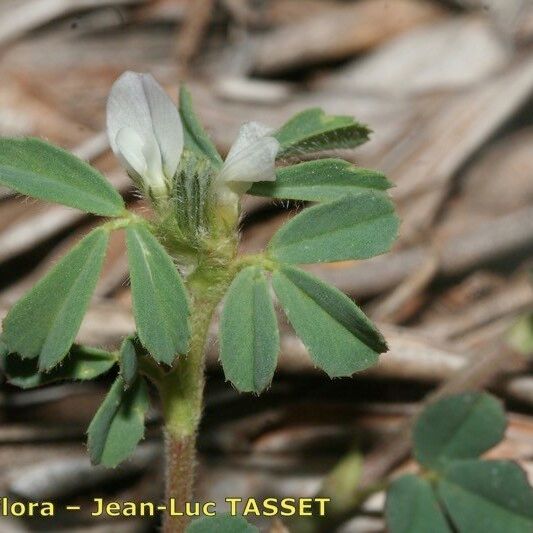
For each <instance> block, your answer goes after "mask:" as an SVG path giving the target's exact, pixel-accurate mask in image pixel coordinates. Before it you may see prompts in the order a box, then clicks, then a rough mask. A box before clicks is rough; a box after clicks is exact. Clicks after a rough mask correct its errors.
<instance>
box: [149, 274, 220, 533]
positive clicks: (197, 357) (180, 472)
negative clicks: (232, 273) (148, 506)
mask: <svg viewBox="0 0 533 533" xmlns="http://www.w3.org/2000/svg"><path fill="white" fill-rule="evenodd" d="M226 287H227V282H226V280H225V278H224V279H209V280H205V279H202V280H201V282H200V283H196V280H191V281H190V283H189V289H190V293H191V300H192V301H191V340H190V346H189V352H188V353H187V355H186V356H182V357H180V358H179V359H178V361H177V363H176V366H175V367H174V369H173V370H172V371H171V372H170V373H168V374H167V375H165V376H164V378H163V379H162V380H160V381H159V384H158V385H159V391H160V394H161V400H162V405H163V416H164V420H165V459H166V485H165V504H166V505H167V506H168V505H169V502H170V500H172V501H173V507H174V509H176V510H177V511H184V510H185V508H186V504H187V503H188V502H192V500H193V488H194V477H195V467H196V434H197V431H198V425H199V423H200V419H201V415H202V405H203V391H204V365H205V351H206V343H207V339H208V336H209V335H208V334H209V325H210V323H211V318H212V316H213V312H214V310H215V308H216V306H217V304H218V302H219V301H220V299H221V298H222V295H223V294H224V291H225V289H226ZM188 522H189V518H188V517H187V516H170V515H169V513H168V512H167V514H166V515H165V517H164V524H163V531H164V533H183V532H184V531H185V528H186V527H187V524H188Z"/></svg>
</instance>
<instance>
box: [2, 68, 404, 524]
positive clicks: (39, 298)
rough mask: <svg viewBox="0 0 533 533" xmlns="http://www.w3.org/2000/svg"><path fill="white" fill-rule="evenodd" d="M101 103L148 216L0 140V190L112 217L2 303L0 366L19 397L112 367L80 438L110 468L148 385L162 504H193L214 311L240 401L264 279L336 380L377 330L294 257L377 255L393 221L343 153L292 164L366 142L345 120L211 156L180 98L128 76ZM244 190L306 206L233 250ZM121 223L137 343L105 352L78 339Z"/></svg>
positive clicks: (255, 341) (251, 139)
mask: <svg viewBox="0 0 533 533" xmlns="http://www.w3.org/2000/svg"><path fill="white" fill-rule="evenodd" d="M107 111H108V114H107V125H108V132H109V138H110V143H111V147H112V149H113V151H114V153H115V154H116V155H117V157H118V158H119V159H120V161H121V163H122V164H123V166H124V167H125V169H126V170H127V172H128V174H129V175H130V176H131V178H132V180H133V181H134V182H135V184H136V185H137V187H138V188H139V190H140V191H141V192H142V194H143V195H144V196H145V198H147V199H148V200H149V201H150V203H151V206H152V208H153V209H152V211H153V216H151V217H150V219H146V218H143V217H140V216H138V215H136V214H134V213H132V212H130V211H128V210H127V209H126V207H125V205H124V202H123V200H122V198H121V196H120V195H119V194H118V192H117V191H115V190H114V189H113V188H112V187H111V186H110V185H109V184H108V182H107V181H106V180H105V178H104V177H103V176H102V175H101V174H100V173H99V172H97V171H96V170H95V169H93V168H91V167H90V166H89V165H87V164H85V163H84V162H82V161H80V160H78V159H76V158H75V157H74V156H72V155H71V154H69V153H68V152H65V151H64V150H61V149H59V148H56V147H54V146H51V145H49V144H47V143H45V142H43V141H40V140H37V139H1V140H0V183H1V184H3V185H5V186H8V187H11V188H12V189H14V190H15V191H17V192H19V193H21V194H26V195H28V196H32V197H34V198H38V199H41V200H46V201H53V202H58V203H61V204H64V205H67V206H70V207H73V208H77V209H81V210H83V211H86V212H87V213H92V214H95V215H100V216H102V217H106V218H108V220H107V221H104V222H103V223H102V224H101V225H100V226H98V227H97V228H96V229H94V230H93V231H91V232H90V233H89V234H88V235H87V236H86V237H85V238H84V239H83V240H82V241H81V242H80V243H79V244H78V245H77V246H75V247H74V249H73V250H72V251H71V252H70V253H69V254H68V255H67V256H66V257H64V258H63V259H62V260H61V261H60V262H59V263H58V264H57V265H55V267H54V268H53V269H52V270H51V271H50V272H49V273H48V275H46V276H45V277H44V278H43V279H42V280H41V281H40V282H39V283H37V284H36V285H35V287H34V288H33V289H32V290H31V291H30V292H29V293H28V294H26V295H25V296H24V297H23V298H22V299H21V300H20V301H19V302H18V303H16V304H15V305H14V306H13V308H12V309H11V311H10V312H9V314H8V315H7V317H6V318H5V320H4V322H3V331H2V340H1V345H0V348H1V351H2V359H3V366H4V370H5V373H6V375H7V376H8V379H9V381H10V382H11V383H13V384H15V385H18V386H21V387H24V388H29V387H35V386H38V385H43V384H46V383H49V382H52V381H55V380H65V379H72V380H88V379H94V378H96V377H98V376H100V375H102V374H103V373H105V372H108V371H110V370H111V369H112V368H113V367H115V366H118V368H119V372H118V374H117V377H116V380H115V382H114V384H113V385H112V387H111V389H110V390H109V392H108V394H107V396H106V398H105V399H104V401H103V403H102V405H101V406H100V408H99V409H98V411H97V413H96V415H95V417H94V419H93V421H92V422H91V424H90V426H89V429H88V450H89V454H90V457H91V460H92V461H93V463H94V464H104V465H107V466H110V467H113V466H116V465H117V464H119V463H120V462H121V461H123V460H124V459H126V458H127V457H128V456H129V455H130V454H131V453H132V452H133V450H134V449H135V447H136V445H137V443H138V442H139V441H140V440H141V439H142V438H143V435H144V419H145V414H146V412H147V409H148V406H149V394H148V385H147V382H148V381H149V382H151V383H152V384H153V385H154V386H155V388H156V390H157V391H158V393H159V395H160V398H161V404H162V410H163V417H164V425H165V438H166V460H167V466H166V478H167V480H166V498H167V499H169V498H173V499H175V503H176V507H177V508H178V509H179V508H183V507H184V503H185V502H188V501H192V499H193V496H192V487H193V479H194V469H195V440H196V432H197V428H198V424H199V420H200V417H201V411H202V401H203V400H202V398H203V388H204V359H205V347H206V342H207V339H208V330H209V324H210V322H211V319H212V315H213V313H214V310H215V308H216V307H217V305H218V304H219V303H220V302H221V300H222V299H224V305H223V309H222V314H221V319H220V358H221V361H222V366H223V368H224V372H225V375H226V378H227V379H228V380H229V381H231V382H232V383H233V385H234V386H235V387H236V388H237V389H238V390H240V391H243V392H254V393H260V392H261V391H263V390H264V389H265V388H266V387H268V386H269V384H270V382H271V380H272V378H273V375H274V372H275V368H276V362H277V356H278V352H279V333H278V326H277V321H276V315H275V312H274V305H273V301H272V294H271V289H270V282H271V283H272V286H273V290H274V293H275V295H276V296H277V299H278V300H279V302H280V304H281V307H282V308H283V310H284V311H285V314H286V315H287V317H288V320H289V322H290V323H291V324H292V326H293V327H294V329H295V331H296V333H297V334H298V335H299V337H300V338H301V339H302V341H303V342H304V344H305V345H306V346H307V348H308V350H309V353H310V356H311V357H312V359H313V361H314V362H315V364H316V365H317V366H318V367H320V368H322V369H323V370H324V371H326V372H327V374H328V375H330V376H331V377H337V376H349V375H351V374H353V373H354V372H357V371H360V370H364V369H366V368H368V367H370V366H372V365H374V364H375V363H376V362H377V360H378V356H379V354H380V353H383V352H385V351H386V349H387V346H386V343H385V341H384V339H383V337H382V336H381V334H380V333H379V331H378V330H377V329H376V327H375V326H374V325H373V324H372V323H371V322H370V321H369V320H368V319H367V317H366V316H365V315H364V314H363V312H362V311H361V310H360V309H359V308H358V307H357V306H356V305H355V303H354V302H353V301H352V300H350V299H349V298H348V297H347V296H345V295H344V294H343V293H341V292H340V291H338V290H337V289H335V288H333V287H331V286H329V285H327V284H325V283H324V282H322V281H321V280H319V279H317V278H315V277H314V276H312V275H311V274H309V273H307V272H305V271H303V270H301V269H299V268H298V267H297V266H296V265H298V264H300V263H317V262H330V261H341V260H347V259H365V258H368V257H371V256H374V255H378V254H381V253H384V252H386V251H387V250H388V249H389V248H390V246H391V245H392V243H393V242H394V240H395V238H396V234H397V230H398V219H397V217H396V215H395V213H394V207H393V205H392V203H391V201H390V199H389V197H388V195H387V189H388V188H389V187H390V183H389V182H388V181H387V179H386V178H385V177H384V176H383V175H382V174H380V173H379V172H376V171H372V170H366V169H362V168H358V167H355V166H354V165H352V164H350V163H348V162H345V161H342V160H339V159H320V160H314V161H313V160H311V161H306V162H302V163H298V161H297V158H298V157H299V156H303V155H307V154H311V153H313V152H319V151H323V150H329V149H337V148H353V147H355V146H358V145H360V144H362V143H364V142H365V141H367V140H368V136H369V130H368V129H367V128H366V127H365V126H363V125H361V124H359V123H357V122H355V121H354V120H353V119H351V118H349V117H343V116H328V115H325V114H324V113H323V112H322V111H321V110H319V109H311V110H308V111H304V112H303V113H300V114H299V115H296V116H295V117H294V118H293V119H291V120H290V121H289V122H287V123H286V124H285V125H284V126H282V127H281V128H280V129H278V130H271V129H269V128H266V127H265V126H262V125H260V124H257V123H249V124H245V125H244V126H243V127H242V128H241V130H240V132H239V135H238V137H237V139H236V141H235V143H234V144H233V146H232V147H231V149H230V151H229V153H228V155H227V157H226V159H225V160H223V159H222V158H221V157H220V155H219V154H218V152H217V150H216V149H215V147H214V145H213V144H212V142H211V141H210V139H209V138H208V136H207V135H206V134H205V132H204V131H203V129H202V127H201V125H200V123H199V121H198V119H197V117H196V115H195V114H194V111H193V109H192V104H191V98H190V95H189V94H188V92H187V91H186V90H185V89H182V91H181V93H180V102H179V110H178V109H176V107H175V106H174V104H173V103H172V101H171V100H170V98H169V97H168V96H167V95H166V94H165V93H164V91H163V90H162V89H161V87H159V85H158V84H157V83H156V82H155V80H154V79H153V78H152V77H151V76H149V75H144V74H135V73H126V74H124V75H123V76H122V77H121V78H120V79H119V80H118V81H117V82H116V83H115V85H114V86H113V88H112V91H111V94H110V97H109V100H108V109H107ZM281 160H283V161H284V162H285V163H286V162H289V163H290V164H286V165H285V166H279V165H278V164H277V163H279V162H280V161H281ZM244 193H249V194H253V195H261V196H268V197H271V198H280V199H289V200H297V201H305V202H313V203H316V204H317V205H314V206H312V207H309V208H307V209H305V210H303V212H301V213H300V214H298V215H297V216H295V217H294V218H292V219H291V220H290V221H289V222H287V223H286V224H285V225H284V226H283V227H282V228H281V229H280V230H278V232H277V233H276V234H275V235H274V236H273V238H272V240H271V241H270V243H269V245H268V247H267V249H266V250H265V252H263V253H260V254H256V255H245V256H238V255H237V246H238V242H239V219H240V216H241V202H240V201H241V197H242V195H243V194H244ZM116 230H125V233H126V244H127V253H128V261H129V267H130V279H131V291H132V302H133V314H134V318H135V324H136V333H135V335H132V336H130V337H127V338H126V339H124V341H123V343H122V345H121V347H120V349H119V350H118V351H116V352H108V351H106V350H100V349H96V348H90V347H86V346H80V345H76V344H74V343H75V339H76V336H77V333H78V330H79V328H80V325H81V322H82V319H83V316H84V314H85V312H86V310H87V307H88V305H89V302H90V299H91V296H92V293H93V290H94V288H95V285H96V283H97V280H98V276H99V272H100V270H101V268H102V264H103V261H104V258H105V254H106V248H107V244H108V239H109V235H110V233H111V232H113V231H116ZM220 520H223V519H222V518H221V519H220ZM227 520H229V521H230V522H231V523H233V524H236V523H237V522H236V520H238V519H235V518H234V519H229V518H228V519H227ZM210 523H211V524H212V523H213V522H210ZM228 523H229V522H228ZM240 523H241V526H240V527H241V529H242V528H244V529H242V530H243V531H247V530H253V528H252V529H250V528H251V526H250V528H248V526H247V525H246V524H244V523H243V522H240ZM243 524H244V525H243ZM186 525H187V518H186V517H176V518H170V517H166V520H165V526H164V527H165V531H167V532H172V531H183V530H184V529H185V527H186ZM201 527H203V526H202V522H197V523H195V524H194V525H191V529H190V531H191V532H195V531H203V529H200V528H201ZM206 527H210V526H206ZM221 527H222V526H221ZM224 527H225V526H224ZM228 527H231V526H228ZM246 528H248V529H246ZM218 530H221V529H218ZM228 531H229V529H228ZM231 531H235V530H234V529H232V530H231Z"/></svg>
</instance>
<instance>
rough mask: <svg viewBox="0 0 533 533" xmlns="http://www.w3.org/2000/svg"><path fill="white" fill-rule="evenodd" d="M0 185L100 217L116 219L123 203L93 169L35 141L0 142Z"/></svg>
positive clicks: (78, 160)
mask: <svg viewBox="0 0 533 533" xmlns="http://www.w3.org/2000/svg"><path fill="white" fill-rule="evenodd" d="M0 184H2V185H5V186H6V187H10V188H11V189H13V190H15V191H17V192H19V193H21V194H27V195H28V196H32V197H33V198H38V199H40V200H47V201H50V202H57V203H59V204H63V205H67V206H69V207H75V208H76V209H81V210H82V211H86V212H88V213H94V214H95V215H102V216H110V217H115V216H120V215H121V214H122V213H123V211H124V209H125V206H124V201H123V200H122V197H121V196H120V194H119V193H118V192H117V191H116V190H115V189H114V188H113V187H112V186H111V185H110V184H109V182H108V181H107V180H106V179H105V178H104V177H103V176H102V175H101V174H100V173H99V172H97V171H96V170H95V169H94V168H92V167H91V166H90V165H88V164H87V163H85V162H83V161H81V160H80V159H78V158H77V157H75V156H73V155H72V154H70V153H69V152H66V151H65V150H62V149H61V148H58V147H56V146H52V145H50V144H47V143H45V142H44V141H41V140H39V139H0Z"/></svg>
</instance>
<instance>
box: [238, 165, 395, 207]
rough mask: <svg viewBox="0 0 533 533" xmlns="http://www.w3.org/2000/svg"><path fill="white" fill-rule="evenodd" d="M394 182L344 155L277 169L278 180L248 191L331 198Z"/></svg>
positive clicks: (320, 199) (313, 199) (314, 199)
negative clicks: (345, 158)
mask: <svg viewBox="0 0 533 533" xmlns="http://www.w3.org/2000/svg"><path fill="white" fill-rule="evenodd" d="M391 186H392V184H391V183H390V182H389V181H388V180H387V178H386V177H385V176H384V175H383V174H381V173H380V172H376V171H375V170H368V169H366V168H358V167H356V166H355V165H352V164H351V163H348V162H347V161H342V160H341V159H319V160H317V161H306V162H305V163H300V164H299V165H293V166H289V167H283V168H280V169H278V170H277V171H276V181H258V182H256V183H254V184H253V186H252V188H251V189H250V190H249V191H248V194H254V195H256V196H270V197H272V198H285V199H289V200H306V201H309V202H330V201H333V200H338V199H339V198H342V197H343V196H346V195H352V196H356V195H358V194H361V193H365V192H367V191H368V190H369V189H374V190H381V191H384V190H386V189H389V188H390V187H391Z"/></svg>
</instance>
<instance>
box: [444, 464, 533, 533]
mask: <svg viewBox="0 0 533 533" xmlns="http://www.w3.org/2000/svg"><path fill="white" fill-rule="evenodd" d="M438 493H439V496H440V498H441V499H442V501H443V502H444V504H445V506H446V508H447V510H448V514H449V515H450V517H451V520H452V522H453V523H454V525H455V526H456V528H457V531H458V532H459V533H502V532H503V531H508V532H509V533H511V532H512V533H531V531H533V490H532V488H531V487H530V486H529V484H528V481H527V477H526V474H525V472H524V471H523V470H522V469H521V468H520V467H519V466H518V465H517V464H516V463H513V462H511V461H477V460H466V461H455V462H454V463H452V464H450V465H449V467H448V469H447V470H446V472H445V478H444V479H441V480H440V481H439V483H438Z"/></svg>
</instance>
